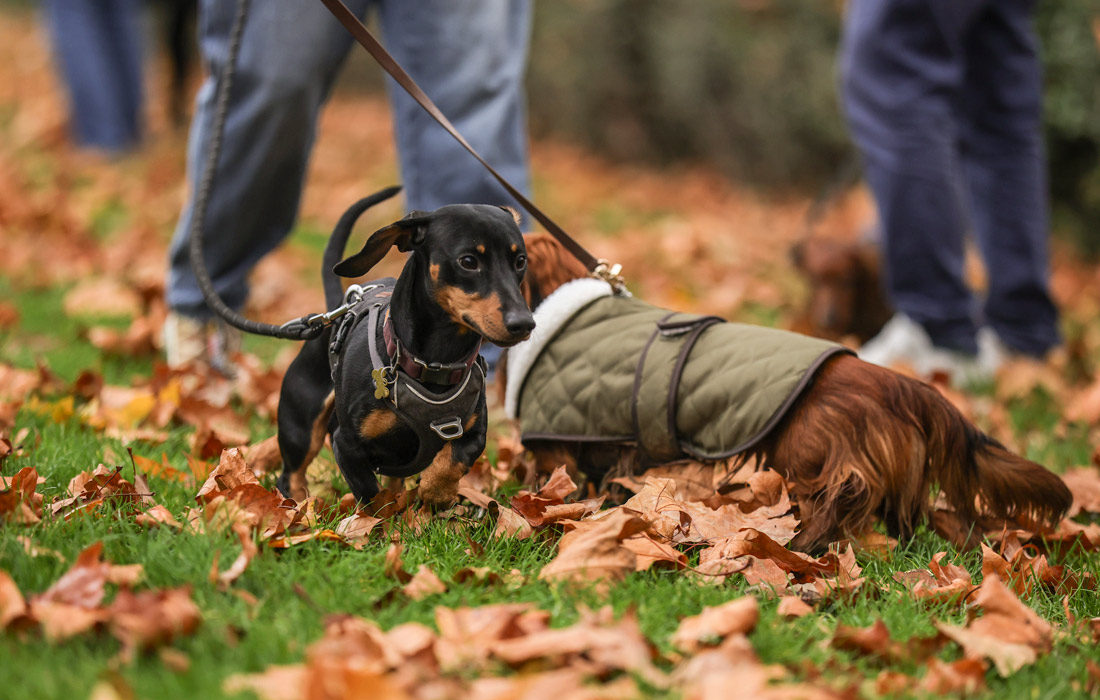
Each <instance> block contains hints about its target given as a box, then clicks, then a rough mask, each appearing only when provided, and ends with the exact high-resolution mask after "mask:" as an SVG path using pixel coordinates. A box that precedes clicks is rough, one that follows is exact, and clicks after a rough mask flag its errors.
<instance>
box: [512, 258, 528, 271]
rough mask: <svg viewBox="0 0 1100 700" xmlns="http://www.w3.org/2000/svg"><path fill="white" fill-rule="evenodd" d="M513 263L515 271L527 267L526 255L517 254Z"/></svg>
mask: <svg viewBox="0 0 1100 700" xmlns="http://www.w3.org/2000/svg"><path fill="white" fill-rule="evenodd" d="M513 264H514V265H515V266H516V271H517V272H518V271H520V270H523V269H524V268H526V267H527V256H526V255H517V256H516V261H515V263H513Z"/></svg>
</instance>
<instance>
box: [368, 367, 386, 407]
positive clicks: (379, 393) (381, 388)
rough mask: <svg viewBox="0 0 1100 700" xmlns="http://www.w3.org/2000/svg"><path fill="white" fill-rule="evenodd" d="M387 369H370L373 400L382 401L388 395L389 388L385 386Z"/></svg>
mask: <svg viewBox="0 0 1100 700" xmlns="http://www.w3.org/2000/svg"><path fill="white" fill-rule="evenodd" d="M387 369H389V368H388V367H379V368H378V369H372V370H371V372H370V376H371V378H372V379H374V398H376V399H384V398H386V397H387V396H389V395H390V388H389V387H388V386H387V385H386V370H387Z"/></svg>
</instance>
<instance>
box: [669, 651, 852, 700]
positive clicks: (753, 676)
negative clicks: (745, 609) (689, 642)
mask: <svg viewBox="0 0 1100 700" xmlns="http://www.w3.org/2000/svg"><path fill="white" fill-rule="evenodd" d="M672 678H673V681H674V685H675V687H677V688H679V689H680V690H681V697H683V698H684V699H685V700H726V699H727V698H731V697H737V698H751V699H752V700H840V699H841V698H847V697H850V696H849V695H841V694H838V693H836V692H834V691H832V690H830V689H828V688H821V687H817V686H814V685H810V684H808V683H785V682H783V681H785V680H787V678H788V673H787V671H786V670H785V669H784V668H783V667H782V666H777V665H764V664H762V663H760V659H759V658H757V656H756V652H755V651H754V650H753V648H752V644H750V643H749V640H748V639H747V638H746V637H744V636H742V635H733V636H731V637H728V638H727V639H726V640H725V641H724V642H722V644H721V645H720V646H718V647H715V648H713V649H706V650H704V651H701V652H700V653H698V654H696V655H695V656H693V657H691V658H690V659H688V660H687V661H686V662H684V663H682V664H680V665H679V666H678V667H677V668H676V670H675V671H673V674H672Z"/></svg>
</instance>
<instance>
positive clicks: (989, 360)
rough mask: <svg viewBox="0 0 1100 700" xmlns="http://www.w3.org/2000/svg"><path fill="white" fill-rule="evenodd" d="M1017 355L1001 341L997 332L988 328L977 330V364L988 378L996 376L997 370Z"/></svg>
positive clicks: (983, 327)
mask: <svg viewBox="0 0 1100 700" xmlns="http://www.w3.org/2000/svg"><path fill="white" fill-rule="evenodd" d="M1017 354H1018V353H1016V352H1015V351H1014V350H1012V348H1010V347H1008V346H1007V345H1005V344H1004V342H1002V341H1001V336H999V335H997V331H995V330H993V329H992V328H990V327H989V326H982V327H981V328H979V329H978V364H980V365H981V366H982V368H983V369H984V370H985V371H986V372H988V373H989V375H990V376H993V375H995V374H997V370H999V369H1000V368H1001V366H1002V365H1003V364H1004V363H1006V362H1008V361H1009V360H1010V359H1012V358H1013V357H1014V356H1016V355H1017Z"/></svg>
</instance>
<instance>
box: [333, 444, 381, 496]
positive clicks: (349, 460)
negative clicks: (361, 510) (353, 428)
mask: <svg viewBox="0 0 1100 700" xmlns="http://www.w3.org/2000/svg"><path fill="white" fill-rule="evenodd" d="M332 454H333V456H334V457H335V458H336V466H338V467H339V468H340V473H341V474H343V475H344V480H345V481H347V482H348V486H350V487H351V494H352V495H353V496H355V500H357V501H359V502H360V503H367V502H368V501H370V499H372V498H374V497H375V496H376V495H377V494H378V477H376V476H375V474H374V472H373V471H372V470H371V468H370V461H369V459H368V457H367V454H366V452H364V450H363V447H362V445H361V443H360V442H359V438H358V436H356V435H354V434H349V433H348V432H347V431H346V430H345V429H344V428H343V427H342V426H341V427H338V428H336V430H334V431H333V433H332Z"/></svg>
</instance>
